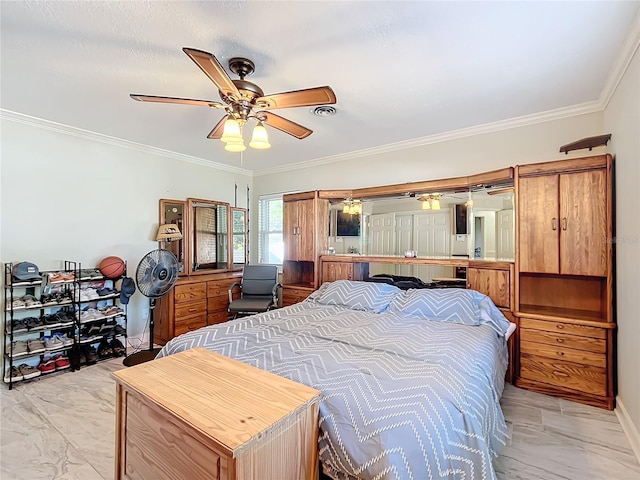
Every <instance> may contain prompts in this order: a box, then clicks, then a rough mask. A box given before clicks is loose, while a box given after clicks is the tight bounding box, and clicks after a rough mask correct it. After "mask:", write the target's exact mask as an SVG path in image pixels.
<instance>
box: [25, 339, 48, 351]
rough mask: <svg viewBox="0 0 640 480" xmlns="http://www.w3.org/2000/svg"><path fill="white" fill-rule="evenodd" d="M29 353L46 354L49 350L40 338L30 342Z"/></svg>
mask: <svg viewBox="0 0 640 480" xmlns="http://www.w3.org/2000/svg"><path fill="white" fill-rule="evenodd" d="M27 342H28V346H29V353H44V352H45V351H46V350H47V349H46V347H45V346H44V342H43V341H42V339H40V338H34V339H32V340H28V341H27Z"/></svg>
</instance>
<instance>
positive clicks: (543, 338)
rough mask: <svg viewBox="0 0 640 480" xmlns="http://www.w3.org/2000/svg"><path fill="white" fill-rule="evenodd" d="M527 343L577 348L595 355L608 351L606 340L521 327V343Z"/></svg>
mask: <svg viewBox="0 0 640 480" xmlns="http://www.w3.org/2000/svg"><path fill="white" fill-rule="evenodd" d="M527 342H537V343H544V344H546V345H555V346H561V347H563V348H575V349H578V350H585V351H587V352H593V353H605V352H606V351H607V342H606V340H601V339H599V338H590V337H579V336H577V335H565V334H564V333H555V332H545V331H541V330H531V329H528V328H522V327H521V328H520V343H521V345H524V344H526V343H527Z"/></svg>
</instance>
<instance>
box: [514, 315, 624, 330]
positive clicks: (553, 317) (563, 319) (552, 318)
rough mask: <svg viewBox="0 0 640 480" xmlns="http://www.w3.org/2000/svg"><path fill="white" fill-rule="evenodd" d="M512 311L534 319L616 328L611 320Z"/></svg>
mask: <svg viewBox="0 0 640 480" xmlns="http://www.w3.org/2000/svg"><path fill="white" fill-rule="evenodd" d="M513 313H514V315H515V316H516V317H525V318H533V319H534V320H547V321H551V322H562V323H571V324H573V325H582V326H585V327H596V328H607V329H609V330H613V329H615V328H616V324H615V323H612V322H599V321H596V320H582V319H575V318H571V317H561V316H557V315H540V314H537V313H529V312H521V311H515V312H513Z"/></svg>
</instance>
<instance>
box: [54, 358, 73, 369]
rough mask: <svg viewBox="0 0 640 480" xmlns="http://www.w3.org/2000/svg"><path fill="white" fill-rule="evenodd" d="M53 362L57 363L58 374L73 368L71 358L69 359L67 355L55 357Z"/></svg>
mask: <svg viewBox="0 0 640 480" xmlns="http://www.w3.org/2000/svg"><path fill="white" fill-rule="evenodd" d="M53 361H54V362H55V366H56V372H57V371H58V370H66V369H67V368H69V367H70V366H71V362H70V361H69V357H67V356H66V355H56V356H55V357H53Z"/></svg>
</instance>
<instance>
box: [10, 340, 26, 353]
mask: <svg viewBox="0 0 640 480" xmlns="http://www.w3.org/2000/svg"><path fill="white" fill-rule="evenodd" d="M28 353H29V344H28V343H27V342H26V341H25V340H16V341H15V342H13V343H12V344H11V356H12V357H19V356H21V355H27V354H28Z"/></svg>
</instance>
